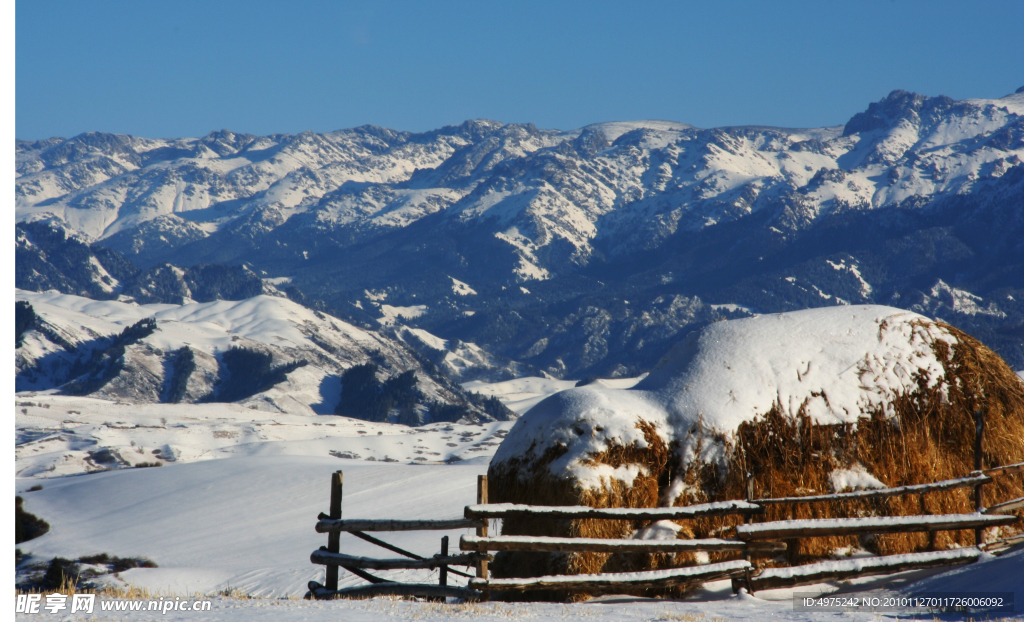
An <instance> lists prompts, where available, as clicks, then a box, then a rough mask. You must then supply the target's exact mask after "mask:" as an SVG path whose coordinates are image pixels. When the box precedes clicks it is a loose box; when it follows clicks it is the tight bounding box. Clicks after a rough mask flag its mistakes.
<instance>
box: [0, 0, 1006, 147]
mask: <svg viewBox="0 0 1024 622" xmlns="http://www.w3.org/2000/svg"><path fill="white" fill-rule="evenodd" d="M15 11H16V24H15V30H16V45H15V48H16V58H15V61H16V95H15V104H16V110H15V125H16V128H15V133H16V136H17V137H18V138H22V139H29V140H32V139H39V138H46V137H50V136H65V137H67V136H73V135H75V134H78V133H81V132H86V131H107V132H119V133H128V134H135V135H138V136H146V137H151V138H157V137H181V136H200V135H203V134H206V133H208V132H210V131H213V130H218V129H221V128H226V129H231V130H234V131H236V132H248V133H255V134H268V133H275V132H286V133H293V132H301V131H304V130H313V131H318V132H320V131H329V130H334V129H340V128H345V127H353V126H357V125H362V124H366V123H370V124H375V125H382V126H386V127H391V128H395V129H400V130H411V131H423V130H428V129H433V128H437V127H440V126H443V125H447V124H453V123H459V122H461V121H463V120H465V119H470V118H490V119H496V120H498V121H502V122H506V123H515V122H531V123H534V124H536V125H537V126H539V127H545V128H560V129H572V128H576V127H580V126H583V125H586V124H588V123H594V122H599V121H611V120H628V119H669V120H674V121H682V122H686V123H691V124H693V125H697V126H700V127H714V126H721V125H739V124H760V125H776V126H787V127H801V126H805V127H806V126H823V125H841V124H843V123H844V122H845V121H846V120H847V119H849V117H850V116H851V115H853V114H854V113H856V112H858V111H861V110H863V109H864V108H866V107H867V105H868V103H869V102H872V101H877V100H878V99H880V98H881V97H883V96H885V95H886V94H887V93H888V92H889V91H891V90H893V89H897V88H899V89H906V90H912V91H916V92H919V93H924V94H927V95H939V94H944V95H949V96H951V97H954V98H958V99H960V98H968V97H1001V96H1003V95H1006V94H1008V93H1012V92H1013V91H1014V90H1016V89H1017V88H1018V87H1020V86H1022V85H1024V36H1022V35H1021V26H1022V25H1024V2H1017V1H1009V0H1005V1H978V0H974V1H972V2H943V1H940V0H931V1H928V2H907V1H905V0H880V1H873V0H865V1H861V2H826V1H815V2H785V1H780V2H753V1H750V2H728V1H718V2H699V3H698V2H682V1H679V2H662V3H654V2H650V3H645V2H602V1H600V0H591V1H590V2H557V1H554V0H548V1H546V2H517V3H507V2H482V1H480V0H476V1H475V2H461V1H446V2H422V1H417V2H414V1H408V2H387V1H381V2H340V1H333V2H314V1H310V2H301V1H292V2H287V3H286V2H260V1H256V0H248V1H246V2H216V1H207V2H191V1H188V0H176V1H175V2H149V1H139V0H133V1H131V2H114V1H102V0H98V1H95V2H71V1H55V0H31V1H28V0H26V1H21V2H18V3H17V5H16V9H15Z"/></svg>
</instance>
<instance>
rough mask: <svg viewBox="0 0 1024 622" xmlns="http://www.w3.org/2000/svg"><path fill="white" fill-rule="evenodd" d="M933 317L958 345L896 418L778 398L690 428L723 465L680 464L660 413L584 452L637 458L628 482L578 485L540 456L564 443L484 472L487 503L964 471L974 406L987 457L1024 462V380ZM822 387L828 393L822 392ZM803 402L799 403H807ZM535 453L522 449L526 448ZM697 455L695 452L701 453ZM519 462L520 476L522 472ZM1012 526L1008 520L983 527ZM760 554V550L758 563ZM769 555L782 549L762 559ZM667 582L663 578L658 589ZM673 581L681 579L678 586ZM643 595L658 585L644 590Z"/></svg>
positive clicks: (950, 541)
mask: <svg viewBox="0 0 1024 622" xmlns="http://www.w3.org/2000/svg"><path fill="white" fill-rule="evenodd" d="M939 326H940V327H941V328H942V329H943V330H945V331H947V332H948V333H949V334H951V335H952V336H954V337H955V338H956V340H957V343H956V344H955V345H953V346H952V347H950V346H948V345H947V344H946V343H945V342H943V341H940V340H936V341H934V342H933V345H932V349H933V350H934V352H935V354H936V357H937V358H938V360H939V361H940V362H941V363H942V366H943V368H944V370H945V377H946V379H947V382H946V383H945V384H944V387H945V396H944V395H943V393H942V391H941V390H940V389H941V387H940V386H932V387H931V388H929V384H933V383H930V382H929V379H928V378H927V377H923V376H922V375H921V373H920V372H919V374H918V376H917V378H916V380H917V387H916V389H914V390H911V391H909V392H906V393H904V394H902V395H899V396H898V397H897V398H896V399H895V400H894V401H893V403H892V406H893V407H894V411H895V413H896V416H895V417H891V418H886V417H885V416H884V413H883V412H881V409H879V410H878V411H869V412H863V413H862V418H861V419H860V420H859V421H858V423H857V424H856V425H852V424H844V425H819V424H815V423H813V422H812V421H811V420H810V418H809V417H807V416H806V413H805V412H804V408H803V407H801V408H800V409H799V411H798V412H796V413H786V412H784V411H783V408H782V407H781V405H780V404H778V403H776V404H775V405H774V406H773V407H772V408H771V409H770V410H769V411H768V412H766V413H763V415H761V416H758V417H756V418H754V419H752V420H750V421H748V422H745V423H743V424H741V425H740V426H739V429H738V430H737V431H736V433H735V435H734V436H731V437H728V438H726V437H725V436H722V435H720V434H719V435H717V436H704V435H708V434H709V433H708V432H707V431H704V430H701V429H700V426H697V427H696V429H695V431H691V434H696V435H698V438H697V439H696V441H697V443H698V445H699V444H700V443H702V442H705V439H706V441H707V442H717V443H721V444H723V445H724V446H725V448H726V452H727V460H726V461H725V462H724V463H720V464H725V465H726V466H725V468H724V469H722V468H721V467H720V466H719V465H716V464H711V463H696V462H694V463H690V464H685V465H680V464H679V463H678V462H676V461H675V460H673V457H674V456H677V455H678V454H677V453H676V451H677V450H678V449H679V447H680V446H681V443H680V441H679V440H676V441H673V442H672V443H671V444H670V445H666V443H665V441H664V440H663V439H662V438H661V437H660V436H659V435H658V434H657V433H656V432H655V429H654V426H653V425H652V424H650V423H648V422H645V421H642V420H640V421H638V423H637V427H638V428H640V429H641V430H642V431H643V433H644V437H645V439H646V441H647V447H645V448H641V447H638V446H636V444H635V443H634V444H633V445H630V446H626V447H622V446H610V447H608V448H607V450H606V451H604V452H601V453H599V454H591V456H590V459H591V461H592V463H594V464H605V465H609V466H612V467H617V466H620V465H623V464H635V465H641V466H642V467H644V468H645V470H646V473H644V472H642V473H641V475H640V476H638V477H637V478H636V480H635V481H634V482H633V484H632V486H626V485H623V484H622V483H620V482H617V481H605V484H604V486H603V487H602V488H601V489H600V490H591V489H583V488H581V487H580V486H579V485H578V484H576V483H575V482H574V481H571V480H555V478H554V477H553V476H552V475H551V474H550V473H549V471H548V470H547V469H546V468H545V467H546V465H547V464H549V463H551V462H552V461H553V460H555V459H557V458H559V457H560V456H561V455H563V454H564V453H565V448H564V447H562V448H559V447H555V448H552V449H549V450H548V451H547V452H546V453H545V454H544V455H542V456H541V457H540V458H539V459H537V460H530V461H529V462H528V463H527V461H526V460H519V461H517V460H515V459H513V460H509V461H505V462H504V463H501V464H500V465H498V466H497V467H496V466H494V465H492V467H491V469H490V470H489V472H488V476H489V481H490V493H491V497H490V501H491V502H492V503H526V504H531V505H588V506H591V507H597V508H608V507H654V506H658V505H663V503H659V499H661V498H662V497H664V496H665V495H666V493H667V490H668V487H669V485H670V484H671V483H672V482H673V481H674V480H675V479H676V478H682V479H683V480H684V481H685V482H686V484H687V487H686V491H687V494H685V495H682V496H681V497H680V498H678V499H675V500H673V502H674V503H675V504H676V505H688V504H693V503H704V502H711V501H722V500H727V499H743V498H744V497H745V490H746V481H745V480H746V474H747V473H750V474H751V475H752V477H753V480H754V488H755V497H761V498H767V497H783V496H806V495H811V494H822V493H828V492H831V486H832V483H831V477H830V476H831V474H832V473H833V472H834V471H836V470H840V469H848V468H851V467H852V466H854V465H858V464H859V465H863V467H865V468H866V470H867V471H868V472H870V473H871V474H872V475H873V476H874V477H876V478H877V479H879V480H881V481H882V482H883V483H884V484H886V485H887V486H903V485H912V484H923V483H929V482H934V481H938V480H943V479H952V478H956V477H962V476H965V475H967V474H968V473H970V472H971V471H972V470H973V469H974V445H975V421H974V412H975V411H976V410H980V411H982V412H983V413H984V420H985V430H984V435H983V456H984V458H983V464H984V466H985V467H986V468H987V467H991V466H996V465H1001V464H1012V463H1016V462H1022V461H1024V384H1022V383H1021V381H1020V379H1019V378H1018V376H1017V375H1016V374H1015V373H1014V372H1013V370H1011V369H1010V368H1009V366H1008V365H1007V364H1006V363H1005V362H1004V361H1003V360H1002V359H1001V358H1000V357H999V356H998V355H996V354H995V353H993V352H992V351H991V350H989V349H988V348H986V347H985V346H984V345H982V344H981V343H980V342H978V341H977V340H976V339H974V338H972V337H970V336H969V335H967V334H965V333H963V332H962V331H959V330H957V329H955V328H953V327H951V326H948V325H945V324H939ZM826 399H827V396H826ZM805 404H806V402H805ZM530 454H531V452H529V451H528V452H526V455H530ZM696 455H697V456H700V455H701V452H700V451H699V449H698V451H697V452H696ZM521 473H526V474H527V478H526V479H521ZM1022 480H1024V477H1022V476H1021V475H1019V474H1018V475H1012V476H1007V477H1001V478H997V479H996V481H995V483H993V484H989V485H987V486H986V487H985V492H984V503H985V504H986V505H992V504H994V503H996V502H998V501H1004V500H1007V499H1010V498H1015V497H1020V496H1024V481H1022ZM973 511H974V502H973V498H972V490H971V489H959V490H952V491H943V492H933V493H928V494H925V495H913V496H906V497H894V498H888V499H880V500H873V501H861V502H842V503H838V502H822V503H812V504H797V505H787V506H782V505H769V506H767V511H766V514H765V515H764V516H763V518H760V519H758V520H759V521H761V520H763V521H771V520H786V519H805V518H833V517H853V516H865V515H875V516H899V515H910V514H944V513H965V512H973ZM741 520H742V519H741V518H740V517H725V518H708V519H700V520H695V521H688V524H685V525H683V527H684V529H683V531H682V532H681V533H680V537H685V538H689V537H697V538H706V537H722V536H729V535H731V533H730V532H731V529H730V528H731V527H732V526H734V525H736V524H738V523H739V522H740V521H741ZM644 526H646V523H643V522H633V521H597V520H560V521H551V520H543V519H506V520H505V521H504V523H503V528H502V533H503V534H506V535H512V534H516V535H548V536H563V537H564V536H577V537H588V538H622V537H628V536H629V535H630V534H631V533H632V532H633V531H634V530H636V529H640V528H642V527H644ZM1012 532H1014V530H1013V529H1010V528H1001V531H997V530H989V537H990V538H991V537H994V536H995V535H996V534H997V533H999V534H1002V535H1005V534H1008V533H1012ZM973 543H974V534H973V532H971V531H966V530H964V531H944V532H939V533H932V534H927V533H924V534H915V533H910V534H887V535H879V536H877V537H868V538H860V539H858V538H856V537H831V538H818V539H805V540H801V541H799V543H797V542H790V550H789V552H788V553H787V556H786V557H787V559H786V561H787V562H788V563H789V564H798V563H807V562H809V561H812V560H816V559H820V558H822V557H825V556H828V555H830V554H834V553H835V552H836V551H837V549H841V548H843V547H852V548H866V549H868V550H870V551H873V552H875V553H877V554H881V555H889V554H897V553H909V552H914V551H923V550H933V549H945V548H949V547H952V546H966V545H971V544H973ZM736 557H737V555H736V554H713V555H712V556H711V559H712V561H719V560H724V559H735V558H736ZM694 563H696V562H695V560H694V557H693V555H676V556H672V555H656V556H655V555H636V554H634V555H618V554H616V555H609V554H599V553H586V554H545V553H505V554H500V555H498V556H497V557H496V558H495V561H494V564H493V566H492V570H493V572H494V575H495V576H497V577H529V576H540V575H544V574H582V573H597V572H620V571H628V570H649V569H655V568H663V567H676V566H683V565H692V564H694ZM759 563H761V564H764V563H766V562H764V561H761V562H759ZM767 563H768V564H774V563H776V562H774V561H769V562H767ZM671 592H673V591H672V590H667V591H665V590H663V591H660V593H661V594H665V593H671ZM675 592H676V593H678V590H676V591H675ZM647 595H656V594H652V593H651V592H647ZM524 597H525V598H530V599H540V598H552V597H554V598H566V597H569V598H571V599H579V598H584V596H582V595H574V594H564V593H562V594H551V593H547V594H543V593H537V594H525V595H524Z"/></svg>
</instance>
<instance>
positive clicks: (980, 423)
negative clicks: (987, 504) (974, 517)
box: [974, 409, 985, 546]
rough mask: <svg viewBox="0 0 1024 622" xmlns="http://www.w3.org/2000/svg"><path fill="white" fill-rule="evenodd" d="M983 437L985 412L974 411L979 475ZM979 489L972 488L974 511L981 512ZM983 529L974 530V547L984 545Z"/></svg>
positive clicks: (979, 471)
mask: <svg viewBox="0 0 1024 622" xmlns="http://www.w3.org/2000/svg"><path fill="white" fill-rule="evenodd" d="M984 436H985V412H984V411H983V410H981V409H978V410H976V411H974V470H975V471H977V472H978V473H981V471H982V469H983V468H984V464H983V460H982V454H981V442H982V439H983V438H984ZM981 487H982V484H978V485H977V486H975V487H974V511H975V512H979V513H980V512H981V510H982V508H983V507H984V506H983V505H982V498H981ZM984 537H985V529H984V528H982V527H978V528H977V529H975V530H974V545H975V546H981V545H982V544H984V543H985V540H984Z"/></svg>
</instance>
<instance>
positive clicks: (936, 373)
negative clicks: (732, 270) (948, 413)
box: [494, 306, 956, 487]
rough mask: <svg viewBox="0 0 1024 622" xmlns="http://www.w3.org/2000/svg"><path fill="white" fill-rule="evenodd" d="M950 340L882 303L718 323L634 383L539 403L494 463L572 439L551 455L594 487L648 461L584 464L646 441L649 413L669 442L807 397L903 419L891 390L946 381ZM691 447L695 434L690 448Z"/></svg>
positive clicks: (817, 410) (829, 407)
mask: <svg viewBox="0 0 1024 622" xmlns="http://www.w3.org/2000/svg"><path fill="white" fill-rule="evenodd" d="M940 340H941V341H945V342H946V343H948V344H950V345H953V344H955V343H956V338H955V337H953V336H952V335H951V334H949V333H947V332H946V331H945V330H943V329H942V328H941V327H939V326H938V325H937V324H935V323H934V322H932V321H931V320H929V319H928V318H926V317H924V316H921V315H918V314H915V313H911V312H909V311H904V310H901V309H895V308H892V307H883V306H841V307H828V308H821V309H808V310H804V311H795V312H791V313H780V314H772V315H761V316H757V317H753V318H746V319H741V320H732V321H727V322H716V323H714V324H711V325H709V326H707V327H705V328H704V329H703V330H701V331H699V332H694V333H691V334H690V335H689V336H687V338H686V339H684V340H683V341H682V342H680V343H678V344H677V345H676V346H675V347H673V348H672V349H671V350H670V351H669V352H668V354H666V355H665V357H664V358H663V359H662V360H661V361H660V362H659V363H658V365H657V366H656V367H655V369H654V370H653V371H652V372H651V374H650V375H649V376H648V377H647V378H645V379H644V380H643V381H642V382H640V383H639V384H637V385H636V386H635V387H634V388H632V389H614V388H608V387H601V386H593V385H591V386H584V387H579V388H574V389H570V390H567V391H563V392H561V393H558V394H555V395H553V396H551V397H549V398H547V399H546V400H544V401H542V402H540V403H539V404H537V406H535V407H534V408H533V409H531V410H530V411H529V412H527V413H526V414H525V415H524V416H523V417H522V418H521V419H520V420H519V421H518V422H517V423H516V425H515V427H514V428H513V430H512V431H511V432H510V433H509V435H508V437H507V438H506V440H505V442H503V443H502V445H501V447H500V448H499V449H498V452H497V453H496V455H495V458H494V464H495V465H500V463H502V462H505V461H508V460H511V459H513V458H516V457H525V455H524V454H532V455H533V456H534V457H539V456H540V455H541V454H543V453H544V451H545V450H546V449H547V448H549V447H553V446H555V445H558V444H562V445H564V446H565V447H566V448H567V449H568V451H567V452H566V453H565V454H564V455H562V456H561V457H560V458H558V459H557V460H555V461H554V462H552V463H551V464H550V466H549V468H550V470H551V471H552V473H553V474H554V475H556V476H562V475H567V474H569V475H571V476H572V477H574V478H575V479H577V480H578V481H580V483H581V484H582V485H584V486H585V487H589V486H592V485H593V486H597V485H600V481H601V478H602V477H611V478H615V479H621V480H623V481H627V482H632V480H633V478H634V477H635V475H636V473H635V472H634V471H636V470H637V469H639V468H642V467H639V466H630V467H627V466H623V467H619V468H618V469H612V468H611V467H608V466H600V465H599V466H594V463H593V462H590V463H589V465H585V464H584V462H585V461H586V459H587V457H588V456H589V455H590V454H596V453H600V452H603V451H605V450H606V449H607V448H608V446H609V444H619V445H630V444H631V443H637V445H638V446H639V447H645V446H646V445H647V441H646V440H645V438H644V435H643V432H642V431H641V430H640V429H638V428H637V427H636V423H637V420H638V419H642V420H644V421H647V422H649V423H650V424H652V425H653V426H654V428H655V430H657V432H658V434H659V435H660V436H661V437H662V438H663V439H664V440H665V441H666V442H670V441H672V440H674V439H679V440H683V439H684V438H685V437H686V435H687V433H688V432H690V431H692V430H694V429H695V426H698V425H701V426H703V429H705V430H707V431H710V432H717V433H721V434H724V435H726V436H728V435H731V434H732V433H734V432H735V431H736V430H737V428H738V427H739V425H740V424H741V423H743V422H745V421H750V420H752V419H754V418H755V417H756V416H758V415H763V414H765V413H766V412H768V411H769V410H770V409H771V407H772V405H773V404H775V403H779V404H780V405H781V406H782V408H783V410H784V411H787V412H789V413H793V414H795V413H796V412H797V411H798V410H799V409H800V408H801V406H804V408H805V412H806V414H807V415H808V416H809V417H811V419H812V420H814V421H815V422H817V423H820V424H836V423H856V421H857V420H858V418H860V417H862V416H864V415H865V413H866V412H870V411H873V410H876V409H881V410H882V412H884V413H886V414H887V415H889V416H892V415H893V414H894V412H893V409H892V405H891V403H892V398H893V397H894V396H896V395H898V394H900V393H905V392H909V391H913V390H915V389H916V388H917V386H918V385H917V379H918V377H919V376H923V377H926V378H927V383H928V386H938V385H939V384H940V383H941V381H942V380H943V378H944V374H945V372H944V369H943V367H942V364H941V362H940V361H939V360H938V358H937V357H936V355H935V353H934V351H933V349H932V345H933V343H934V342H935V341H940ZM689 445H690V443H684V451H685V448H686V447H688V446H689ZM531 447H532V449H531ZM705 451H714V449H713V448H710V449H709V448H705ZM682 457H683V459H684V460H689V459H692V458H693V456H687V455H684V456H682ZM713 458H714V456H712V455H705V456H702V459H705V460H706V459H713ZM524 475H525V474H524Z"/></svg>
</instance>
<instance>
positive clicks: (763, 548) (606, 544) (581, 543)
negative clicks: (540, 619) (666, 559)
mask: <svg viewBox="0 0 1024 622" xmlns="http://www.w3.org/2000/svg"><path fill="white" fill-rule="evenodd" d="M459 548H460V549H461V550H463V551H538V552H549V553H689V552H695V551H716V552H729V551H732V552H740V553H761V554H768V553H781V552H782V551H785V550H786V543H785V542H743V541H741V540H721V539H718V538H707V539H703V540H612V539H607V540H606V539H602V538H552V537H547V536H496V537H491V538H478V537H476V536H462V539H461V540H459Z"/></svg>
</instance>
